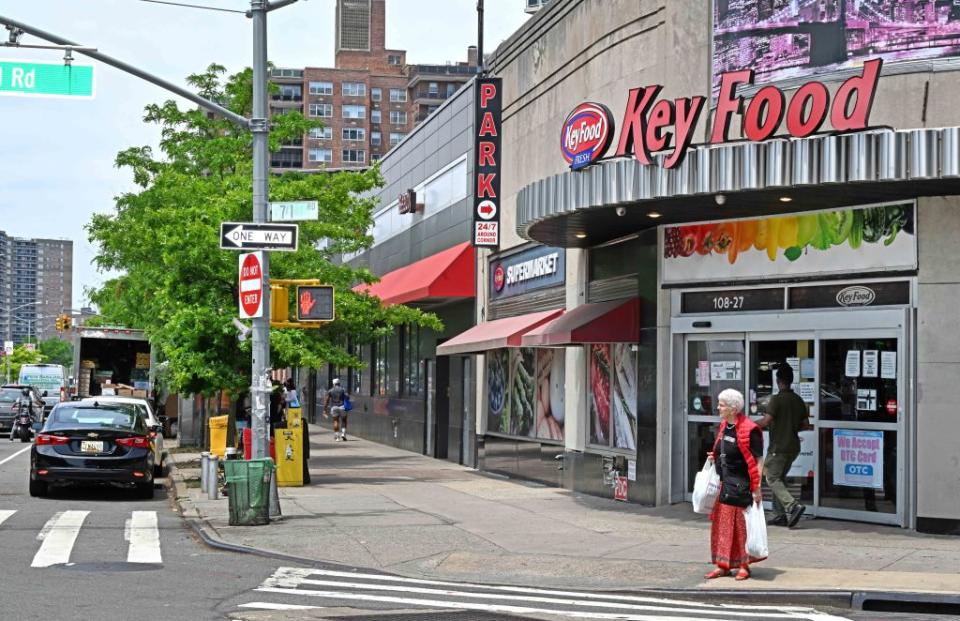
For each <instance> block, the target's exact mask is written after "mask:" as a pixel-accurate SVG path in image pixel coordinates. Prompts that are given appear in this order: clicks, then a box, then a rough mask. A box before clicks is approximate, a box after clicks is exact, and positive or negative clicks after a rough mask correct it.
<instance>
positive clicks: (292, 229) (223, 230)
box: [220, 222, 300, 252]
mask: <svg viewBox="0 0 960 621" xmlns="http://www.w3.org/2000/svg"><path fill="white" fill-rule="evenodd" d="M299 233H300V227H299V226H297V225H296V224H259V223H254V222H221V223H220V247H221V248H224V249H226V250H280V251H286V252H293V251H295V250H296V249H297V242H298V240H299V237H300V235H299Z"/></svg>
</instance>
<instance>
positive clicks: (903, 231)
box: [663, 203, 916, 282]
mask: <svg viewBox="0 0 960 621" xmlns="http://www.w3.org/2000/svg"><path fill="white" fill-rule="evenodd" d="M663 252H664V281H665V282H679V281H689V280H703V279H712V278H746V277H763V276H767V275H777V276H782V275H799V274H809V273H822V272H838V271H839V272H849V271H852V270H856V269H876V268H883V269H891V268H910V267H914V266H915V265H916V239H915V236H914V206H913V203H901V204H896V205H882V206H878V207H866V208H856V209H838V210H834V211H821V212H812V213H802V214H792V215H786V216H773V217H769V218H759V219H753V220H728V221H723V222H708V223H701V224H690V225H685V226H674V227H667V228H666V229H664V245H663Z"/></svg>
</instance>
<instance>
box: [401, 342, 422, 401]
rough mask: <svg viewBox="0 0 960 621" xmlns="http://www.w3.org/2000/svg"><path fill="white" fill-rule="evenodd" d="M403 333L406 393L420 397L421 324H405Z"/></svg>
mask: <svg viewBox="0 0 960 621" xmlns="http://www.w3.org/2000/svg"><path fill="white" fill-rule="evenodd" d="M401 334H402V335H403V383H404V393H405V394H406V395H408V396H410V397H419V396H420V394H421V387H420V381H421V378H420V326H414V325H409V326H404V327H403V328H402V330H401Z"/></svg>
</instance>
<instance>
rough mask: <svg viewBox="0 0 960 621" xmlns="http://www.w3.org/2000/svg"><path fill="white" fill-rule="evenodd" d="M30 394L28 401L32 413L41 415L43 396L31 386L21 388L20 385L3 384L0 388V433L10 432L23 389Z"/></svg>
mask: <svg viewBox="0 0 960 621" xmlns="http://www.w3.org/2000/svg"><path fill="white" fill-rule="evenodd" d="M24 388H26V389H28V390H29V392H30V401H31V402H32V403H33V411H34V413H35V414H36V415H37V416H38V418H37V420H38V421H40V420H41V419H40V418H39V417H40V416H42V413H43V396H42V395H41V393H40V392H39V391H38V390H37V389H36V388H34V387H33V386H23V385H22V384H4V385H3V386H0V432H5V431H10V428H11V427H12V426H13V417H14V415H16V413H17V400H18V399H19V398H20V397H21V395H23V389H24Z"/></svg>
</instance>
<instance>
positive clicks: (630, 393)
mask: <svg viewBox="0 0 960 621" xmlns="http://www.w3.org/2000/svg"><path fill="white" fill-rule="evenodd" d="M587 351H588V353H589V357H590V361H589V365H588V370H587V373H588V380H589V385H590V392H589V401H590V444H593V445H598V446H605V447H608V448H617V449H626V450H630V451H635V450H636V449H637V357H638V356H637V354H638V351H639V347H638V346H636V345H633V344H631V343H614V344H612V345H611V344H608V343H594V344H592V345H589V346H588V348H587Z"/></svg>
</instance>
